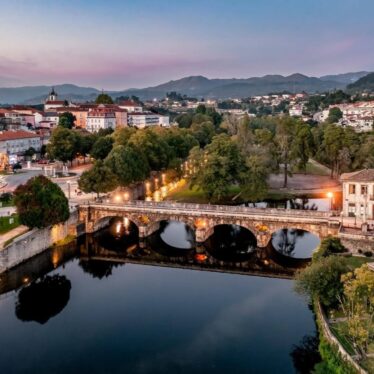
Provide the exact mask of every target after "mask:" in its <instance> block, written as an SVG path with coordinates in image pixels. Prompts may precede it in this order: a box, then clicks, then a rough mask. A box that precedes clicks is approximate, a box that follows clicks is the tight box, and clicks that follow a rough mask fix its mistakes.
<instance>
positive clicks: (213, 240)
mask: <svg viewBox="0 0 374 374" xmlns="http://www.w3.org/2000/svg"><path fill="white" fill-rule="evenodd" d="M204 246H205V248H206V249H207V251H208V252H209V253H210V254H211V255H212V256H213V257H214V258H216V259H218V260H223V261H230V262H241V261H246V260H248V259H249V257H250V255H251V254H252V253H253V252H254V250H255V249H256V238H255V236H254V235H253V234H252V233H251V232H250V231H249V230H247V229H244V228H243V227H240V226H237V225H217V226H215V227H214V233H213V234H212V235H211V236H210V237H209V238H208V240H207V241H206V242H205V243H204Z"/></svg>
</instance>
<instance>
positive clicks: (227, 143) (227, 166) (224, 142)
mask: <svg viewBox="0 0 374 374" xmlns="http://www.w3.org/2000/svg"><path fill="white" fill-rule="evenodd" d="M191 152H193V155H191V156H192V157H191V164H193V165H194V167H195V169H194V171H195V173H194V175H193V177H192V179H191V187H194V186H197V187H198V188H200V189H201V190H203V191H204V193H205V194H206V195H207V197H208V199H209V200H210V201H218V200H220V199H222V198H223V197H225V196H227V194H228V192H229V187H230V186H231V185H232V184H233V183H236V182H237V181H238V180H239V179H240V176H241V169H242V166H243V160H242V158H241V155H240V152H239V149H238V146H237V145H236V143H234V142H233V141H232V140H231V139H230V137H229V136H228V135H226V134H221V135H216V136H215V137H214V138H213V140H212V143H211V144H209V145H207V146H206V147H205V149H204V159H203V160H202V162H201V163H200V165H197V162H196V161H197V157H199V156H200V155H198V152H197V150H196V148H193V149H192V151H191Z"/></svg>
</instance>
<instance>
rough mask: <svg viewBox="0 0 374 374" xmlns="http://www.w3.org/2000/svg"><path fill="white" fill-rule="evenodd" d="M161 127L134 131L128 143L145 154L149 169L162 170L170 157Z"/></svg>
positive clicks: (170, 152) (170, 151)
mask: <svg viewBox="0 0 374 374" xmlns="http://www.w3.org/2000/svg"><path fill="white" fill-rule="evenodd" d="M162 133H163V129H151V128H147V129H144V130H141V131H137V132H135V133H134V134H133V135H132V136H131V138H130V140H129V144H132V145H133V146H134V147H135V148H136V149H138V150H139V152H138V153H142V154H144V155H145V157H146V158H147V161H148V165H149V167H150V168H151V170H162V169H164V168H166V167H167V166H168V164H169V162H170V160H171V159H172V149H171V148H170V147H169V145H168V143H167V142H166V141H165V139H163V137H162V135H161V134H162Z"/></svg>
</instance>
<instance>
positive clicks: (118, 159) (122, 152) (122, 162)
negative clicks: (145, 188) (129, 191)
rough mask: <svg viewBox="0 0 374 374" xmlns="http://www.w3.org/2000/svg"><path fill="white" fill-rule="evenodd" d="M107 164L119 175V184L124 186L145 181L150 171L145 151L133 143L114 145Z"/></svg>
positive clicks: (106, 161)
mask: <svg viewBox="0 0 374 374" xmlns="http://www.w3.org/2000/svg"><path fill="white" fill-rule="evenodd" d="M105 165H106V166H108V167H109V168H110V170H111V171H112V172H113V173H114V174H115V175H116V176H117V179H118V183H119V185H121V186H123V187H126V186H128V185H129V184H131V183H133V182H140V181H143V180H144V179H145V178H146V177H147V175H148V173H149V166H148V162H147V159H146V157H145V156H144V154H143V152H141V151H139V150H138V149H137V148H135V147H134V146H131V145H129V146H126V147H124V146H123V145H118V146H116V147H114V148H113V149H112V150H111V152H110V153H109V155H108V157H107V158H106V160H105Z"/></svg>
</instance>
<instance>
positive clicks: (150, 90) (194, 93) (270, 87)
mask: <svg viewBox="0 0 374 374" xmlns="http://www.w3.org/2000/svg"><path fill="white" fill-rule="evenodd" d="M367 74H368V72H365V71H361V72H354V73H345V74H337V75H326V76H322V77H319V78H317V77H308V76H306V75H303V74H299V73H296V74H291V75H289V76H283V75H265V76H263V77H252V78H244V79H238V78H231V79H208V78H206V77H203V76H201V75H198V76H190V77H185V78H182V79H178V80H172V81H169V82H167V83H163V84H160V85H157V86H153V87H147V88H140V89H139V88H131V89H127V90H123V91H107V93H108V94H109V95H111V96H112V97H113V98H116V97H119V96H131V95H135V96H138V97H139V98H140V99H142V100H147V99H153V98H162V97H165V94H166V93H167V92H171V91H175V92H178V93H181V94H183V95H187V96H191V97H197V98H200V97H205V98H218V99H226V98H234V97H235V98H242V97H248V96H254V95H266V94H269V93H272V92H284V91H286V92H301V91H305V92H309V93H315V92H325V91H330V90H335V89H345V88H346V87H347V85H349V84H354V83H355V82H356V81H358V80H360V79H363V77H365V76H366V75H367ZM50 90H51V87H49V86H26V87H12V88H7V87H4V88H0V103H2V104H29V105H31V104H40V103H42V102H43V100H45V98H46V96H47V95H48V93H49V91H50ZM55 90H56V92H57V93H58V95H59V99H61V100H65V99H67V100H71V101H76V102H82V101H83V102H84V101H90V100H93V99H94V98H95V97H96V96H97V95H98V94H99V93H100V91H99V90H97V89H96V88H93V87H80V86H76V85H74V84H61V85H56V86H55Z"/></svg>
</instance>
